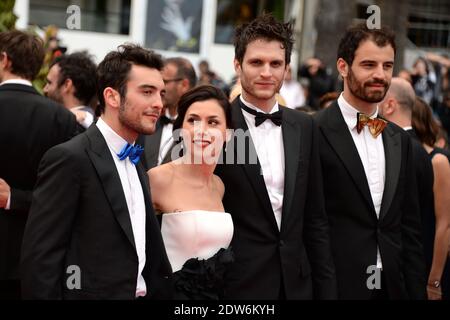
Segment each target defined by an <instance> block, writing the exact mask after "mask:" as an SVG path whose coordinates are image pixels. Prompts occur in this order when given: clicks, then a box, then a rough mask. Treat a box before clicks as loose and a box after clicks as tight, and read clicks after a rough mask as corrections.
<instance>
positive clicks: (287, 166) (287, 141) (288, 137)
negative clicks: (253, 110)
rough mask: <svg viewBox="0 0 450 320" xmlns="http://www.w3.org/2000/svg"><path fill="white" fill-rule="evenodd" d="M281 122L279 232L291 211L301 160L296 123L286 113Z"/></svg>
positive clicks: (299, 138)
mask: <svg viewBox="0 0 450 320" xmlns="http://www.w3.org/2000/svg"><path fill="white" fill-rule="evenodd" d="M282 119H283V122H282V125H281V130H282V132H283V146H284V192H283V194H284V196H283V213H282V218H281V230H283V225H284V224H285V223H286V221H287V217H288V215H289V213H290V212H291V211H292V210H290V209H291V205H292V200H293V199H294V196H295V194H294V191H295V181H296V178H297V170H298V166H299V161H301V160H302V159H303V157H302V156H301V150H300V144H301V139H302V135H301V127H300V125H299V124H298V123H296V122H291V121H290V119H289V118H288V116H287V114H286V112H283V118H282Z"/></svg>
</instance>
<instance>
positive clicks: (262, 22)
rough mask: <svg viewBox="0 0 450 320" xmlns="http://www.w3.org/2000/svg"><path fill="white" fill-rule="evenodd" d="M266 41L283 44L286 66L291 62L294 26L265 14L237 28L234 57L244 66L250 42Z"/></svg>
mask: <svg viewBox="0 0 450 320" xmlns="http://www.w3.org/2000/svg"><path fill="white" fill-rule="evenodd" d="M258 39H264V40H269V41H271V40H276V41H279V42H281V43H282V45H283V49H284V50H285V60H286V65H288V64H289V63H290V62H291V52H292V47H293V45H294V38H293V24H292V23H291V22H288V23H283V22H280V21H277V20H276V19H275V18H274V17H273V15H271V14H269V13H264V14H262V15H261V16H259V17H257V18H255V19H254V20H253V21H251V22H250V23H245V24H243V25H241V26H239V27H238V28H236V31H235V35H234V57H235V59H236V60H238V61H239V63H240V64H242V61H243V60H244V55H245V51H246V50H247V46H248V44H249V43H250V42H252V41H255V40H258Z"/></svg>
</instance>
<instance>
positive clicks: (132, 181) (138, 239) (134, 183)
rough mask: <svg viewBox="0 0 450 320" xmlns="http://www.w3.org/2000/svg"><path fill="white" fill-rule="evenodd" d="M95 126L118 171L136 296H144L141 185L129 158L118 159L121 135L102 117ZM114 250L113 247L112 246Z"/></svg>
mask: <svg viewBox="0 0 450 320" xmlns="http://www.w3.org/2000/svg"><path fill="white" fill-rule="evenodd" d="M97 127H98V129H99V130H100V132H101V133H102V135H103V137H104V138H105V140H106V144H107V145H108V147H109V150H110V151H111V155H112V157H113V159H114V163H115V165H116V168H117V172H118V173H119V177H120V182H121V183H122V189H123V192H124V194H125V199H126V202H127V207H128V212H129V215H130V220H131V227H132V229H133V236H134V243H135V245H136V251H137V255H138V260H139V269H138V276H137V284H136V297H139V296H145V295H146V293H147V287H146V285H145V281H144V278H143V277H142V270H143V269H144V266H145V260H146V257H145V214H146V210H145V200H144V192H143V190H142V185H141V182H140V180H139V176H138V173H137V170H136V166H135V165H134V164H133V163H132V162H131V161H130V158H128V157H127V158H126V159H124V160H120V159H119V157H118V156H117V154H119V153H120V152H121V151H122V148H123V147H124V146H125V145H126V144H127V141H125V140H124V139H123V138H122V137H121V136H119V135H118V134H117V133H115V132H114V131H113V129H111V127H110V126H108V125H107V124H106V123H105V122H104V121H103V119H102V118H99V119H98V121H97ZM112 250H114V248H112Z"/></svg>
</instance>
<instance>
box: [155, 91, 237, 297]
mask: <svg viewBox="0 0 450 320" xmlns="http://www.w3.org/2000/svg"><path fill="white" fill-rule="evenodd" d="M230 127H231V110H230V104H229V102H228V99H227V97H226V96H225V95H224V93H223V92H222V91H221V90H220V89H217V88H215V87H213V86H209V85H205V86H199V87H196V88H194V89H192V90H190V91H188V92H186V93H185V94H184V95H183V96H182V97H181V98H180V101H179V102H178V118H177V120H176V121H175V123H174V127H173V130H174V137H177V136H179V137H180V139H179V140H178V141H179V142H180V143H179V144H178V145H177V146H176V147H175V148H174V149H172V150H175V151H176V150H179V149H180V148H182V156H181V157H180V158H178V159H176V160H173V161H172V162H169V163H167V164H163V165H160V166H158V167H155V168H152V169H151V170H149V171H148V175H149V179H150V188H151V193H152V201H153V206H154V208H155V211H156V212H157V214H161V215H162V216H161V233H162V236H163V240H164V245H165V247H166V251H167V255H168V257H169V260H170V263H171V266H172V271H173V272H174V274H173V280H174V298H175V299H192V300H195V299H200V300H203V299H220V297H221V295H222V290H223V289H222V288H223V275H224V272H225V271H226V266H227V264H229V263H231V262H232V260H233V255H232V252H231V248H229V245H230V242H231V238H232V236H233V221H232V219H231V215H230V214H229V213H226V212H225V211H224V207H223V205H222V197H223V195H224V191H225V188H224V185H223V183H222V181H221V179H220V178H219V177H218V176H216V175H214V169H215V167H216V165H217V161H218V158H219V156H220V155H221V151H222V149H223V147H224V145H225V143H226V140H227V128H230ZM177 147H178V148H177ZM175 151H173V152H172V154H175V153H176V152H175ZM177 154H178V153H177ZM173 158H174V157H173ZM173 158H172V159H173Z"/></svg>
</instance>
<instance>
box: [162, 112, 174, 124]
mask: <svg viewBox="0 0 450 320" xmlns="http://www.w3.org/2000/svg"><path fill="white" fill-rule="evenodd" d="M159 121H161V124H162V125H163V126H165V125H166V124H169V123H172V124H173V123H174V122H175V119H170V118H169V117H167V116H166V115H164V114H163V115H162V116H161V117H159Z"/></svg>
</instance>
